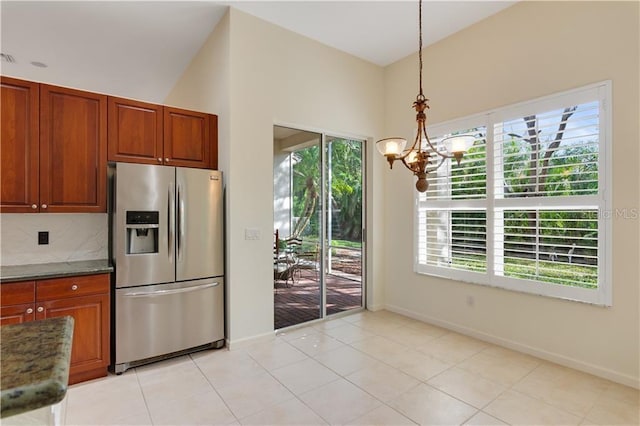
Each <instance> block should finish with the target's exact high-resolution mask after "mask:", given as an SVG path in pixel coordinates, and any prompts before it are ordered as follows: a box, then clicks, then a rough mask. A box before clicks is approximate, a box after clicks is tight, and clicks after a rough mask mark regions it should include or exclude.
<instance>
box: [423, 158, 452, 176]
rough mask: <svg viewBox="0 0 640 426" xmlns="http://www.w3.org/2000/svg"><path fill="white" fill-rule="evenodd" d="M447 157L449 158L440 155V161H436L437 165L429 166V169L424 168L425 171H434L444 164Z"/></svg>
mask: <svg viewBox="0 0 640 426" xmlns="http://www.w3.org/2000/svg"><path fill="white" fill-rule="evenodd" d="M449 158H450V157H442V158H441V159H440V161H439V162H438V165H437V166H435V167H433V168H431V169H428V170H425V172H427V173H433V172H435V171H436V170H438V169H439V168H440V166H442V165H443V164H444V162H445V161H447V160H448V159H449Z"/></svg>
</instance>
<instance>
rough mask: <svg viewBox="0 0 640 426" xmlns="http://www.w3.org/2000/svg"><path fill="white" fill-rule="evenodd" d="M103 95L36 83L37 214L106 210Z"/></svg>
mask: <svg viewBox="0 0 640 426" xmlns="http://www.w3.org/2000/svg"><path fill="white" fill-rule="evenodd" d="M106 195H107V97H106V96H104V95H99V94H96V93H89V92H82V91H79V90H73V89H66V88H62V87H55V86H49V85H45V84H42V85H40V211H41V212H51V213H56V212H61V213H67V212H95V213H99V212H106V204H107V196H106Z"/></svg>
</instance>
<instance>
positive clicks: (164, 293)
mask: <svg viewBox="0 0 640 426" xmlns="http://www.w3.org/2000/svg"><path fill="white" fill-rule="evenodd" d="M218 285H220V282H219V281H216V282H215V283H209V284H202V285H197V286H194V287H185V288H176V289H172V290H156V291H146V292H145V291H140V292H134V293H125V294H124V296H125V297H153V296H168V295H170V294H177V293H186V292H189V291H197V290H204V289H206V288H211V287H216V286H218Z"/></svg>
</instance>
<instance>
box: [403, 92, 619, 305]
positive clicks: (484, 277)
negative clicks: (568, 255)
mask: <svg viewBox="0 0 640 426" xmlns="http://www.w3.org/2000/svg"><path fill="white" fill-rule="evenodd" d="M611 97H612V83H611V81H610V80H607V81H602V82H598V83H594V84H590V85H587V86H582V87H579V88H576V89H572V90H568V91H564V92H559V93H555V94H552V95H548V96H543V97H539V98H536V99H532V100H528V101H524V102H519V103H516V104H512V105H507V106H504V107H500V108H496V109H493V110H490V111H486V112H482V113H478V114H474V115H470V116H467V117H462V118H459V119H453V120H449V121H446V122H442V123H438V124H434V125H430V126H428V128H427V132H428V134H429V135H433V136H439V135H444V134H448V133H452V132H456V131H459V130H460V129H467V128H474V127H486V148H485V152H486V166H487V171H486V197H485V198H479V199H444V200H443V199H440V200H433V199H428V198H426V199H425V198H423V200H422V201H421V198H420V197H421V194H420V193H418V192H417V191H415V190H414V229H413V237H414V271H415V272H416V273H418V274H424V275H429V276H436V277H440V278H446V279H453V280H457V281H463V282H467V283H471V284H480V285H485V286H490V287H497V288H502V289H506V290H512V291H518V292H524V293H529V294H536V295H540V296H547V297H553V298H560V299H566V300H571V301H578V302H584V303H590V304H594V305H599V306H611V305H612V297H613V294H612V293H613V289H612V267H611V263H612V228H613V226H612V222H613V220H612V219H613V218H612V200H611V194H612V169H613V167H612V159H611V151H612V149H611V143H612V127H613V126H612V113H611V109H612V108H611ZM594 101H597V102H598V104H599V114H598V117H599V122H598V125H599V140H598V193H597V194H594V195H584V196H559V197H549V196H547V197H530V198H508V199H506V198H499V197H497V193H498V191H497V190H496V188H495V181H496V175H495V168H496V164H497V160H496V157H495V148H496V143H495V141H494V131H495V127H494V126H495V124H496V123H501V122H506V121H508V120H513V119H514V117H524V116H526V115H530V114H540V113H544V112H546V111H551V110H554V109H560V108H564V107H566V106H568V105H576V104H583V103H586V102H594ZM449 161H452V160H449ZM442 167H449V166H448V165H444V164H443V166H442ZM433 175H434V174H431V175H430V176H429V177H427V180H429V178H433ZM581 206H583V207H584V208H583V209H582V210H579V211H586V210H587V209H595V210H597V212H598V246H597V249H598V287H597V288H594V289H588V288H581V287H577V286H568V285H560V284H553V283H548V282H544V281H536V280H529V279H522V278H514V277H507V276H503V275H496V273H495V266H496V263H495V245H496V238H495V234H496V229H498V226H497V223H496V217H495V216H496V212H498V211H507V210H512V211H518V210H532V209H540V210H559V209H562V208H565V207H566V208H569V209H575V208H576V207H581ZM422 208H425V209H426V210H427V211H429V210H446V211H450V212H451V211H459V210H465V209H466V210H484V211H485V212H486V239H487V242H486V262H487V267H486V272H476V271H467V270H460V269H453V268H447V267H441V266H435V265H428V264H423V263H420V249H421V247H420V226H421V225H420V220H419V218H420V211H421V209H422ZM449 235H451V232H450V231H449ZM424 248H425V249H426V241H425V247H424Z"/></svg>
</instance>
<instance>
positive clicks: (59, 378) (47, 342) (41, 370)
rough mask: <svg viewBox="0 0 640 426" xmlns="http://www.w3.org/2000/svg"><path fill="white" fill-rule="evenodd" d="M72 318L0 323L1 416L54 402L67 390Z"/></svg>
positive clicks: (60, 399) (58, 400) (11, 414)
mask: <svg viewBox="0 0 640 426" xmlns="http://www.w3.org/2000/svg"><path fill="white" fill-rule="evenodd" d="M72 339H73V318H72V317H68V316H67V317H56V318H48V319H44V320H40V321H31V322H25V323H22V324H10V325H4V326H2V327H0V356H1V357H2V358H0V373H1V374H2V384H1V391H0V394H1V405H0V417H1V418H5V417H9V416H13V415H15V414H20V413H24V412H26V411H31V410H35V409H38V408H40V407H45V406H47V405H53V404H56V403H58V402H60V401H62V399H63V398H64V396H65V394H66V393H67V382H68V381H69V362H70V360H71V341H72Z"/></svg>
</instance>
